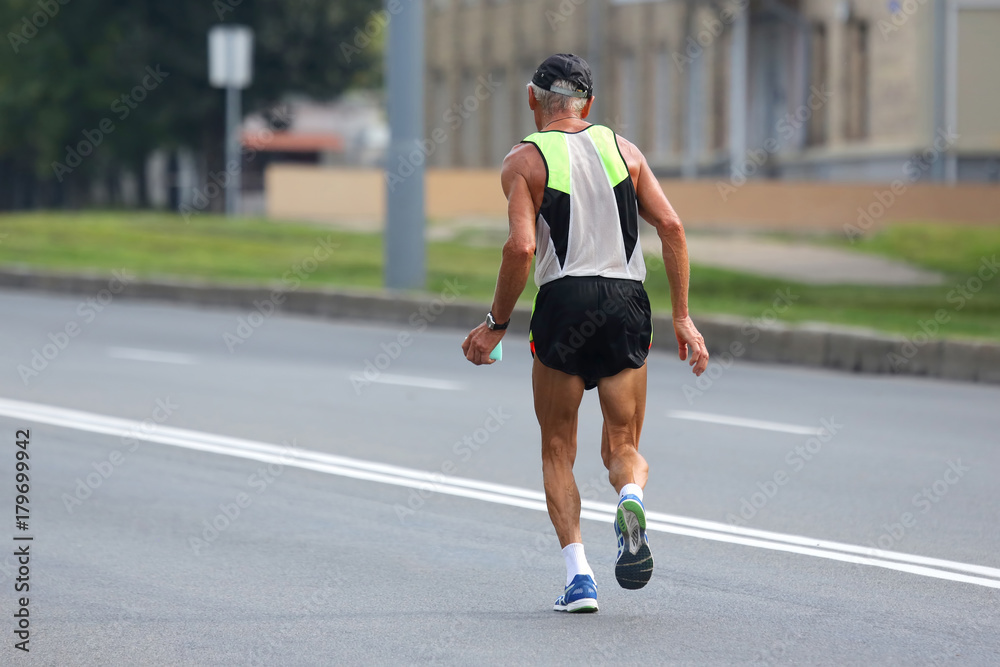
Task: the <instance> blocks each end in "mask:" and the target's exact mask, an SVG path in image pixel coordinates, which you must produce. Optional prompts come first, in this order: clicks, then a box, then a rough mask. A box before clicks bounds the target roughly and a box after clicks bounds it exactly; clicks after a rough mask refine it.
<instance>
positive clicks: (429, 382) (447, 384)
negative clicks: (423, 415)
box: [351, 373, 465, 391]
mask: <svg viewBox="0 0 1000 667" xmlns="http://www.w3.org/2000/svg"><path fill="white" fill-rule="evenodd" d="M351 380H353V381H355V382H362V383H364V382H376V383H379V384H395V385H399V386H402V387H420V388H422V389H443V390H445V391H461V390H462V389H464V388H465V385H463V384H462V383H461V382H452V381H451V380H438V379H435V378H423V377H415V376H413V375H392V374H390V373H380V374H379V375H378V377H376V378H374V379H371V380H369V379H368V378H366V377H365V376H364V375H360V374H354V375H352V376H351Z"/></svg>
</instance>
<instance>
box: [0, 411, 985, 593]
mask: <svg viewBox="0 0 1000 667" xmlns="http://www.w3.org/2000/svg"><path fill="white" fill-rule="evenodd" d="M0 416H6V417H11V418H13V419H18V420H22V421H24V420H27V421H33V422H36V423H42V424H50V425H53V426H62V427H65V428H70V429H76V430H80V431H87V432H90V433H101V434H105V435H113V436H128V437H131V438H135V439H137V440H144V441H147V442H155V443H159V444H163V445H170V446H173V447H182V448H185V449H192V450H197V451H203V452H210V453H213V454H223V455H226V456H235V457H239V458H244V459H251V460H255V461H261V462H264V463H278V464H281V465H285V466H291V467H295V468H302V469H305V470H314V471H317V472H323V473H327V474H330V475H338V476H341V477H350V478H353V479H361V480H367V481H372V482H380V483H383V484H392V485H395V486H403V487H409V488H413V489H418V490H426V491H429V492H431V493H441V494H445V495H452V496H459V497H463V498H473V499H476V500H483V501H486V502H492V503H497V504H500V505H509V506H513V507H521V508H524V509H531V510H536V511H539V512H544V511H546V505H545V494H544V493H542V492H539V491H532V490H530V489H522V488H518V487H514V486H507V485H505V484H494V483H492V482H482V481H479V480H474V479H464V478H461V477H452V476H450V475H443V474H440V473H431V472H426V471H423V470H414V469H412V468H404V467H401V466H395V465H391V464H386V463H376V462H373V461H363V460H360V459H353V458H349V457H346V456H338V455H335V454H326V453H323V452H314V451H309V450H303V449H297V448H291V447H287V446H285V447H282V446H279V445H273V444H268V443H264V442H255V441H252V440H244V439H241V438H232V437H229V436H223V435H213V434H211V433H202V432H200V431H190V430H187V429H180V428H173V427H167V426H163V425H151V424H150V423H148V422H147V423H145V424H143V423H141V422H138V421H134V420H130V419H119V418H117V417H108V416H104V415H98V414H94V413H89V412H80V411H77V410H67V409H64V408H56V407H52V406H47V405H42V404H38V403H25V402H22V401H12V400H8V399H0ZM582 505H583V510H582V512H581V516H582V517H583V518H585V519H590V520H594V521H602V522H605V523H611V522H613V521H614V516H615V509H616V508H615V506H614V505H612V504H609V503H599V502H594V501H590V500H584V501H583V502H582ZM647 519H648V523H647V529H648V530H654V531H659V532H664V533H671V534H674V535H686V536H688V537H696V538H699V539H705V540H712V541H715V542H726V543H729V544H739V545H743V546H750V547H757V548H760V549H768V550H771V551H783V552H787V553H794V554H800V555H805V556H814V557H816V558H825V559H828V560H835V561H842V562H845V563H856V564H860V565H870V566H873V567H880V568H885V569H889V570H896V571H899V572H907V573H910V574H916V575H920V576H924V577H933V578H935V579H946V580H949V581H958V582H964V583H968V584H975V585H977V586H986V587H989V588H1000V569H997V568H993V567H987V566H984V565H973V564H969V563H960V562H957V561H950V560H944V559H940V558H928V557H925V556H916V555H913V554H906V553H900V552H895V551H882V550H881V549H874V548H870V547H862V546H857V545H853V544H844V543H840V542H831V541H828V540H819V539H815V538H809V537H802V536H799V535H786V534H782V533H773V532H770V531H764V530H755V529H752V528H744V527H741V526H731V525H728V524H724V523H718V522H715V521H705V520H702V519H693V518H689V517H681V516H675V515H671V514H664V513H661V512H648V513H647Z"/></svg>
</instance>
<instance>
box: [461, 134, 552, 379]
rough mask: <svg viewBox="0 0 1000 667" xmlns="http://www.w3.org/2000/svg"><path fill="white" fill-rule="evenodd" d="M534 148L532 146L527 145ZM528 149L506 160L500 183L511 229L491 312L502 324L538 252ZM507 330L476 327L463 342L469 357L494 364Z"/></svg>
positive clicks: (506, 319) (510, 311) (513, 152)
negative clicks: (527, 166)
mask: <svg viewBox="0 0 1000 667" xmlns="http://www.w3.org/2000/svg"><path fill="white" fill-rule="evenodd" d="M525 148H530V147H525ZM524 152H525V151H524V149H520V150H518V149H515V150H514V151H512V152H511V154H510V155H508V156H507V158H506V159H505V160H504V164H503V170H502V171H501V173H500V183H501V185H502V186H503V192H504V195H506V197H507V218H508V220H509V223H510V232H509V233H508V236H507V241H506V242H505V243H504V244H503V257H502V259H501V260H500V272H499V274H498V275H497V286H496V290H495V292H494V294H493V305H492V307H491V308H490V312H491V313H492V314H493V319H494V320H496V321H497V322H498V323H500V324H502V323H504V322H507V321H509V320H510V318H511V315H512V314H513V312H514V306H515V304H517V299H518V297H520V296H521V293H522V292H523V291H524V287H525V285H527V284H528V274H529V272H530V271H531V259H532V257H534V254H535V204H534V200H533V199H532V197H531V190H530V188H529V187H528V179H527V176H526V174H525V167H526V165H525V162H526V160H525V157H526V156H525V155H524ZM504 333H505V330H491V329H490V328H489V327H488V326H487V325H486V323H483V324H480V325H479V326H478V327H476V328H475V329H473V330H472V331H471V332H470V333H469V335H468V336H467V337H466V339H465V341H464V342H463V343H462V351H463V352H464V353H465V358H466V359H468V360H469V361H471V362H472V363H474V364H476V365H477V366H478V365H480V364H491V363H493V360H492V359H490V358H489V356H490V352H492V351H493V348H495V347H496V346H497V344H498V343H499V342H500V340H501V339H502V338H503V335H504Z"/></svg>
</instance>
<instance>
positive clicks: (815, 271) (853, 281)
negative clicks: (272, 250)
mask: <svg viewBox="0 0 1000 667" xmlns="http://www.w3.org/2000/svg"><path fill="white" fill-rule="evenodd" d="M506 234H507V222H506V220H498V219H485V218H484V219H472V218H470V219H462V220H448V221H437V222H435V223H434V224H432V225H429V226H428V228H427V238H428V239H432V240H435V241H451V240H462V241H463V242H466V243H470V242H471V243H474V244H476V245H495V246H496V247H498V248H499V247H500V245H501V244H503V241H504V239H505V238H506ZM640 238H641V241H642V249H643V252H645V253H646V254H647V255H649V254H652V255H659V254H660V240H659V239H658V238H657V236H656V232H655V231H654V230H653V228H652V227H650V226H649V225H646V224H645V223H643V226H642V227H641V228H640ZM687 242H688V254H689V256H690V260H691V262H692V263H693V264H701V265H703V266H711V267H715V268H719V269H729V270H731V271H740V272H742V273H751V274H755V275H758V276H766V277H770V278H779V279H781V280H788V281H793V282H798V283H806V284H810V285H838V284H841V285H843V284H850V285H888V286H900V287H906V286H912V285H938V284H940V283H941V282H943V280H944V277H943V276H941V275H940V274H938V273H935V272H933V271H928V270H925V269H921V268H917V267H914V266H910V265H909V264H906V263H904V262H900V261H896V260H892V259H887V258H884V257H879V256H877V255H870V254H867V253H862V252H857V251H853V250H845V249H841V248H834V247H829V246H824V245H821V244H819V243H809V242H806V241H782V240H778V239H773V238H768V237H765V236H755V235H752V234H746V233H739V234H737V233H733V234H724V233H704V232H698V231H690V230H689V231H688V232H687Z"/></svg>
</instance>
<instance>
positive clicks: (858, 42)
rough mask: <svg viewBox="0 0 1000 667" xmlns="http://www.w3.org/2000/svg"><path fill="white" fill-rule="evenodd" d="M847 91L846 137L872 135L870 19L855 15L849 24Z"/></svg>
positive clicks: (859, 137)
mask: <svg viewBox="0 0 1000 667" xmlns="http://www.w3.org/2000/svg"><path fill="white" fill-rule="evenodd" d="M845 34H846V39H847V45H846V46H847V48H846V53H845V56H846V60H847V68H846V78H847V81H846V84H847V85H846V86H845V87H844V89H845V92H846V95H845V96H844V104H845V108H844V138H845V139H847V140H858V139H865V138H867V137H868V23H867V22H866V21H861V20H857V19H851V20H849V21H848V22H847V25H846V26H845Z"/></svg>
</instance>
